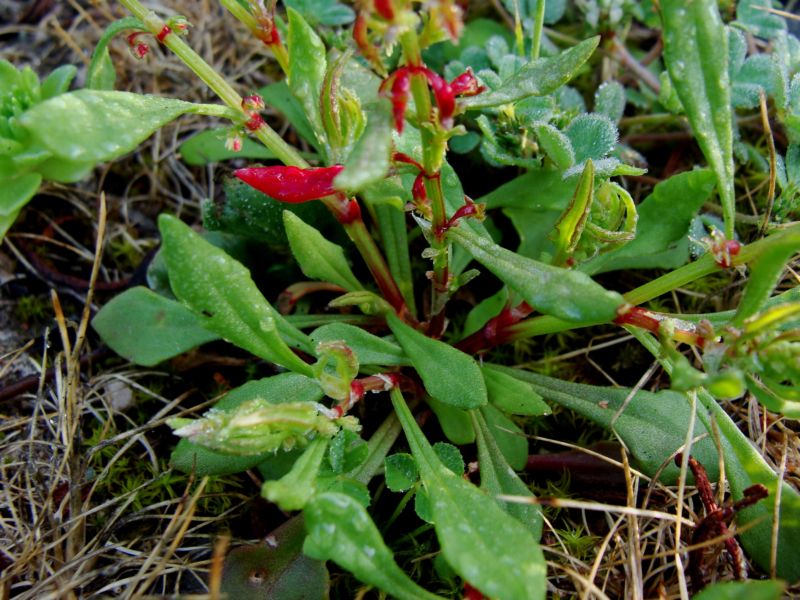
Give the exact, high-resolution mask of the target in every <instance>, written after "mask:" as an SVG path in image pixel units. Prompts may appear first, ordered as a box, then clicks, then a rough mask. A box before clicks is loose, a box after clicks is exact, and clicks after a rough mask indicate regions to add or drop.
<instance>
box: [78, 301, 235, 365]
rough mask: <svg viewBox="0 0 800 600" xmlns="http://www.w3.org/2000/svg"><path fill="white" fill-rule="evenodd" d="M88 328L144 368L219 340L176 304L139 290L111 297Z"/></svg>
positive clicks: (124, 356)
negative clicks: (90, 327)
mask: <svg viewBox="0 0 800 600" xmlns="http://www.w3.org/2000/svg"><path fill="white" fill-rule="evenodd" d="M92 327H93V328H94V330H95V331H96V332H97V333H98V335H99V336H100V338H101V339H102V340H103V341H104V342H105V343H106V344H108V346H109V348H111V349H112V350H113V351H114V352H116V353H117V354H119V355H120V356H122V357H123V358H126V359H127V360H129V361H131V362H133V363H136V364H137V365H142V366H145V367H152V366H153V365H157V364H158V363H160V362H162V361H165V360H167V359H169V358H173V357H175V356H178V355H179V354H183V353H184V352H186V351H187V350H191V349H192V348H195V347H197V346H200V345H201V344H205V343H206V342H210V341H212V340H216V339H219V337H220V336H219V335H218V334H216V333H214V332H213V331H209V330H208V329H206V328H205V327H203V325H202V321H201V319H200V318H198V317H197V316H196V315H195V314H194V313H193V312H192V311H191V310H189V309H188V308H186V307H185V306H184V305H183V304H181V303H180V302H176V301H175V300H170V299H169V298H165V297H164V296H161V295H159V294H156V293H155V292H152V291H150V290H148V289H147V288H146V287H142V286H137V287H134V288H131V289H129V290H125V291H124V292H123V293H121V294H119V295H118V296H115V297H114V298H113V299H112V300H111V301H110V302H109V303H108V304H106V305H105V306H103V308H101V309H100V311H99V312H98V313H97V314H96V315H95V317H94V319H92Z"/></svg>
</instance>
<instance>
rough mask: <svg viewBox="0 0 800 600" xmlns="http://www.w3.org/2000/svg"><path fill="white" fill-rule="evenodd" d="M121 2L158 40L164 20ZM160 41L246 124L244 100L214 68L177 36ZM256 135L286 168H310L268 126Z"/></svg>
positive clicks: (133, 1)
mask: <svg viewBox="0 0 800 600" xmlns="http://www.w3.org/2000/svg"><path fill="white" fill-rule="evenodd" d="M120 2H121V3H122V5H123V6H125V8H127V9H128V10H129V11H130V12H131V14H133V16H135V17H137V18H138V19H140V20H141V21H142V22H143V23H144V25H145V27H147V29H148V31H149V32H150V33H152V34H153V35H154V36H158V35H159V34H160V33H161V32H162V31H163V30H164V28H165V27H166V26H167V24H166V23H165V22H164V20H163V19H162V18H161V17H159V16H158V15H157V14H156V13H154V12H153V11H150V10H147V9H146V8H145V7H144V6H143V5H142V4H141V2H139V0H120ZM161 41H162V43H163V44H164V45H165V46H166V47H167V48H169V49H170V50H172V52H173V53H174V54H175V56H177V57H178V58H180V59H181V60H182V61H183V63H184V64H185V65H186V66H187V67H189V68H190V69H191V70H192V71H193V72H194V73H195V75H197V76H198V77H199V78H200V79H202V80H203V82H205V84H206V85H207V86H208V87H210V88H211V89H212V90H213V91H214V93H215V94H216V95H217V96H219V98H220V100H222V101H223V102H224V103H225V104H226V105H228V107H230V108H231V109H233V110H234V111H236V112H237V114H239V115H240V116H241V119H242V121H247V120H248V119H249V118H250V115H249V114H248V113H247V112H246V111H245V110H244V109H243V108H242V97H241V96H240V95H239V94H238V93H236V90H234V89H233V88H232V87H231V85H230V84H229V83H228V82H227V81H225V79H224V78H223V77H222V76H221V75H220V74H219V73H217V72H216V71H215V70H214V68H213V67H212V66H211V65H209V64H208V63H207V62H206V61H204V60H203V59H202V58H201V57H200V55H199V54H197V53H196V52H195V51H194V50H192V48H191V47H190V46H189V45H188V44H187V43H186V42H184V41H183V40H182V39H181V38H180V37H178V36H177V35H175V34H174V33H171V34H168V35H167V36H165V37H164V38H163V39H162V40H161ZM253 135H255V137H256V138H258V140H259V141H260V142H261V143H262V144H264V145H265V146H266V147H267V148H269V149H270V150H271V151H272V152H273V154H275V156H276V157H277V158H278V159H279V160H280V161H281V162H283V163H284V164H287V165H293V166H297V167H307V166H308V163H307V162H306V161H305V159H303V157H302V156H300V154H299V153H298V151H297V150H296V149H294V148H293V147H292V146H291V145H289V144H287V143H286V142H285V141H283V139H281V136H279V135H278V134H277V132H275V130H273V129H272V128H271V127H270V126H269V125H267V124H266V123H262V124H261V125H260V126H259V127H258V129H256V130H255V131H253Z"/></svg>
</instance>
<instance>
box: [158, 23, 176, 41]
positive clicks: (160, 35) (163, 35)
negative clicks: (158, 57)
mask: <svg viewBox="0 0 800 600" xmlns="http://www.w3.org/2000/svg"><path fill="white" fill-rule="evenodd" d="M170 33H172V29H171V28H170V26H169V25H164V27H162V28H161V31H159V32H158V35H157V36H156V39H157V40H158V41H159V42H161V43H162V44H163V43H164V40H165V39H167V36H168V35H169V34H170Z"/></svg>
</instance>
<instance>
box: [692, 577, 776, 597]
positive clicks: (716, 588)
mask: <svg viewBox="0 0 800 600" xmlns="http://www.w3.org/2000/svg"><path fill="white" fill-rule="evenodd" d="M785 590H786V584H785V583H784V582H783V581H776V580H774V579H772V580H767V581H725V582H723V583H715V584H713V585H709V586H708V587H706V588H703V591H701V592H700V593H699V594H695V595H694V596H692V598H693V599H694V600H780V599H781V598H784V597H785V596H784V591H785Z"/></svg>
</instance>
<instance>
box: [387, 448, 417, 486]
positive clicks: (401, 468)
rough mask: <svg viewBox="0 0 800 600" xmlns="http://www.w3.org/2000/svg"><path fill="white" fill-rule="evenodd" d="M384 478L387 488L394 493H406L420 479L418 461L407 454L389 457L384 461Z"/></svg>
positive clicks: (400, 453) (401, 453)
mask: <svg viewBox="0 0 800 600" xmlns="http://www.w3.org/2000/svg"><path fill="white" fill-rule="evenodd" d="M384 477H385V478H386V487H387V488H389V489H390V490H392V491H393V492H405V491H406V490H409V489H411V486H412V485H414V484H415V483H416V482H417V480H418V479H419V471H418V470H417V461H415V460H414V457H413V456H411V455H410V454H407V453H405V452H399V453H397V454H392V455H391V456H387V457H386V459H385V460H384Z"/></svg>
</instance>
